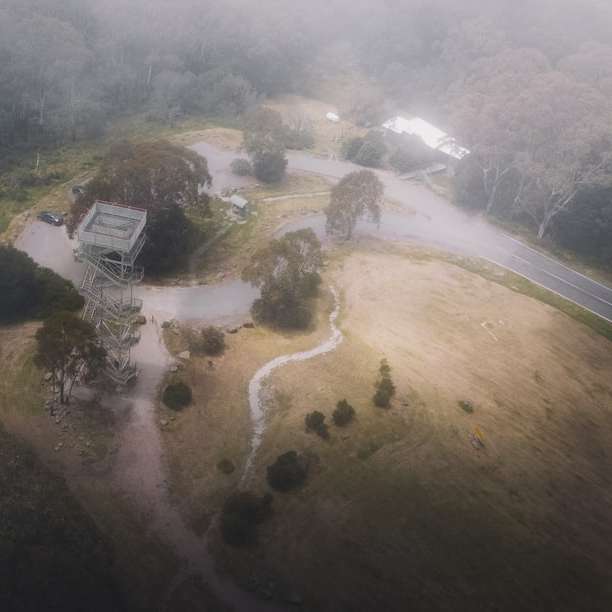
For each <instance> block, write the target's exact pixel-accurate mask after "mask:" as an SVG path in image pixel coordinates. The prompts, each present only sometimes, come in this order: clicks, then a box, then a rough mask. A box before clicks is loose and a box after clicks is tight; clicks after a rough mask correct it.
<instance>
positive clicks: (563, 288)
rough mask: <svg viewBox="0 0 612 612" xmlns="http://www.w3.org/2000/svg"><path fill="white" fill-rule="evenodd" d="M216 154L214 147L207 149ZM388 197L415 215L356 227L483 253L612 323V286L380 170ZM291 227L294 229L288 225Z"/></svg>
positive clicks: (333, 172)
mask: <svg viewBox="0 0 612 612" xmlns="http://www.w3.org/2000/svg"><path fill="white" fill-rule="evenodd" d="M209 153H212V154H213V155H214V151H212V150H211V151H209ZM289 169H290V170H294V171H301V172H310V173H313V174H318V175H321V176H325V177H328V178H330V179H332V180H337V179H340V178H341V177H342V176H344V175H345V174H347V173H348V172H352V171H354V170H356V169H360V167H359V166H355V165H354V164H351V163H349V162H345V161H339V160H327V159H321V158H317V157H314V156H311V155H307V154H304V153H291V154H290V155H289ZM377 174H378V176H379V178H380V179H381V180H382V182H383V183H384V185H385V193H386V195H387V197H389V198H390V199H393V200H395V201H397V202H398V203H399V204H400V205H403V206H405V207H406V213H408V212H409V210H410V209H411V210H413V211H415V213H416V214H413V215H410V214H401V213H400V214H395V213H385V214H383V217H382V219H381V223H380V227H379V228H376V227H374V226H372V225H368V224H365V223H361V224H360V225H359V226H358V231H359V232H362V233H368V234H374V235H379V236H380V237H382V238H389V239H398V240H411V241H417V242H423V243H426V244H429V245H433V246H438V247H441V248H444V249H447V250H450V251H454V252H458V253H462V254H466V255H472V256H477V257H482V258H484V259H487V260H489V261H492V262H494V263H496V264H498V265H500V266H503V267H505V268H508V269H510V270H512V271H513V272H516V273H517V274H520V275H522V276H524V277H526V278H528V279H529V280H531V281H533V282H534V283H537V284H539V285H542V286H543V287H546V288H547V289H549V290H551V291H553V292H555V293H557V294H559V295H561V296H563V297H564V298H566V299H568V300H570V301H572V302H574V303H576V304H579V305H580V306H583V307H584V308H586V309H587V310H590V311H591V312H593V313H595V314H597V315H599V316H600V317H602V318H604V319H606V320H608V321H610V322H612V288H610V287H608V286H606V285H604V284H602V283H599V282H597V281H595V280H592V279H590V278H588V277H586V276H584V275H583V274H580V273H579V272H576V271H575V270H572V269H570V268H568V267H567V266H565V265H563V264H562V263H560V262H558V261H556V260H554V259H553V258H551V257H549V256H547V255H544V254H542V253H540V252H539V251H536V250H535V249H533V248H531V247H529V246H527V245H525V244H523V243H522V242H520V241H518V240H516V239H514V238H512V237H511V236H508V235H507V234H505V233H504V232H502V231H501V230H499V229H498V228H496V227H495V226H493V225H491V224H490V223H488V222H487V221H486V220H484V219H483V218H482V217H481V216H476V215H470V214H468V213H466V212H464V211H463V210H461V209H459V208H457V207H455V206H453V205H452V204H450V203H449V202H448V201H446V200H445V199H443V198H441V197H439V196H437V195H435V194H434V193H433V192H431V191H430V190H429V189H427V188H426V187H424V186H422V185H418V184H414V183H410V182H407V181H402V180H401V179H399V178H398V177H397V176H395V175H394V174H392V173H390V172H385V171H377ZM297 226H302V227H305V226H310V227H313V228H314V229H315V230H316V231H318V232H322V229H323V219H322V218H317V217H312V218H310V219H308V220H302V221H300V222H298V223H296V224H293V225H292V226H291V227H297ZM284 229H285V230H286V229H290V228H284Z"/></svg>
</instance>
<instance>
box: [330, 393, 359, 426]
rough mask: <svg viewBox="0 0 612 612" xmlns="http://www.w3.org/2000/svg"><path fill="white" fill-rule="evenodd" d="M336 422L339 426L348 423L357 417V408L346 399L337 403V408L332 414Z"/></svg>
mask: <svg viewBox="0 0 612 612" xmlns="http://www.w3.org/2000/svg"><path fill="white" fill-rule="evenodd" d="M332 418H333V419H334V424H335V425H337V426H338V427H344V426H345V425H348V424H349V423H350V422H351V421H352V420H353V419H354V418H355V409H354V408H353V407H352V406H351V405H350V404H349V403H348V402H347V401H346V400H345V399H343V400H340V401H339V402H338V403H337V404H336V409H335V410H334V412H333V414H332Z"/></svg>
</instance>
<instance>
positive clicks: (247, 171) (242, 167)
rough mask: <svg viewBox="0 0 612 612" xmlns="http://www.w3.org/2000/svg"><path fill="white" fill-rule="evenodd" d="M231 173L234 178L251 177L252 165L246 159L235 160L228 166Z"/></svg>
mask: <svg viewBox="0 0 612 612" xmlns="http://www.w3.org/2000/svg"><path fill="white" fill-rule="evenodd" d="M230 168H231V170H232V173H233V174H235V175H236V176H251V175H252V174H253V164H251V162H250V161H249V160H248V159H241V158H237V159H235V160H234V161H233V162H232V163H231V166H230Z"/></svg>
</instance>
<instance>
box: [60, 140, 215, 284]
mask: <svg viewBox="0 0 612 612" xmlns="http://www.w3.org/2000/svg"><path fill="white" fill-rule="evenodd" d="M210 184H211V177H210V174H209V173H208V166H207V163H206V159H205V158H203V157H201V156H200V155H198V154H197V153H194V152H193V151H190V150H189V149H185V148H183V147H180V146H176V145H173V144H170V143H169V142H165V141H159V142H150V143H140V144H132V143H129V142H122V143H119V144H116V145H114V146H113V147H111V148H110V150H109V152H108V155H107V156H106V157H105V159H104V160H103V161H102V163H101V166H100V170H99V171H98V173H97V174H96V176H95V177H94V178H93V179H92V180H91V181H90V182H89V183H88V184H87V187H86V191H85V193H84V194H83V195H82V196H80V197H79V198H78V199H77V201H76V202H75V204H74V206H73V207H72V215H71V216H72V219H71V227H72V228H74V227H75V225H76V224H77V223H78V221H79V219H80V218H81V217H82V215H83V214H84V212H85V211H86V210H87V209H88V208H89V207H90V206H91V205H92V204H93V202H94V201H95V200H104V201H110V202H116V203H118V204H125V205H128V206H136V207H139V208H144V209H146V210H147V211H148V213H149V214H148V219H147V242H146V243H145V247H144V249H143V252H142V255H141V257H142V263H143V265H144V266H145V269H147V271H148V272H150V273H151V274H163V273H166V272H169V271H172V270H173V269H174V268H175V267H176V266H177V265H178V264H179V263H180V262H181V261H182V260H183V258H184V257H185V256H186V255H187V254H188V253H189V252H190V250H191V248H192V247H193V242H194V232H195V228H194V227H193V226H192V224H191V223H190V222H189V219H188V218H187V216H186V214H185V210H186V209H190V208H191V209H193V208H197V209H199V210H200V212H206V211H207V207H208V195H207V194H206V193H205V192H201V190H202V188H203V187H205V186H209V185H210Z"/></svg>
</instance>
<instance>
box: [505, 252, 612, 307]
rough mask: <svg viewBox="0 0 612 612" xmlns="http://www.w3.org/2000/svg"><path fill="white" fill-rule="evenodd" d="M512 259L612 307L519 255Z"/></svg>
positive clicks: (611, 304) (609, 304)
mask: <svg viewBox="0 0 612 612" xmlns="http://www.w3.org/2000/svg"><path fill="white" fill-rule="evenodd" d="M512 257H514V258H515V259H518V260H519V261H522V262H525V263H526V264H527V265H529V266H531V267H532V268H535V269H536V270H539V271H540V272H542V273H543V274H547V275H548V276H552V277H553V278H555V279H557V280H558V281H559V282H561V283H564V284H566V285H569V286H570V287H573V288H574V289H576V291H580V293H584V294H585V295H588V296H589V297H591V298H593V299H594V300H597V301H598V302H602V303H603V304H606V305H607V306H612V303H611V302H608V301H607V300H604V299H603V298H601V297H599V296H598V295H594V294H592V293H589V292H588V291H586V289H583V288H582V287H578V286H577V285H574V284H573V283H570V282H569V281H567V280H565V279H564V278H561V277H560V276H557V275H556V274H553V273H552V272H549V271H548V270H544V268H539V267H538V266H536V265H535V264H533V263H531V262H530V261H529V260H528V259H524V258H523V257H521V256H520V255H512Z"/></svg>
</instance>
